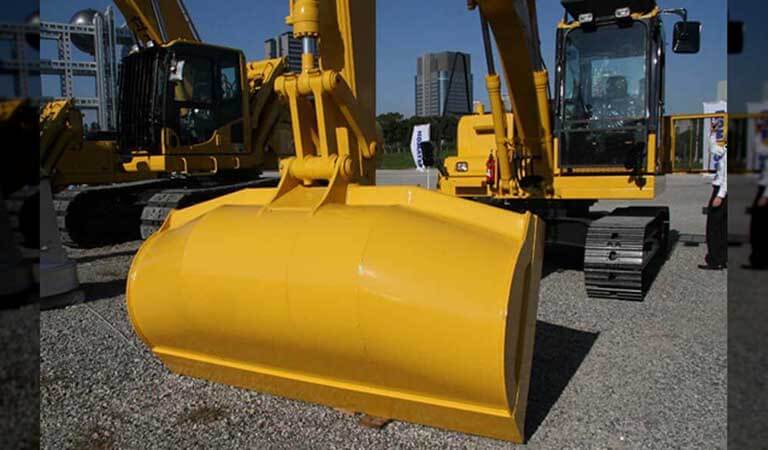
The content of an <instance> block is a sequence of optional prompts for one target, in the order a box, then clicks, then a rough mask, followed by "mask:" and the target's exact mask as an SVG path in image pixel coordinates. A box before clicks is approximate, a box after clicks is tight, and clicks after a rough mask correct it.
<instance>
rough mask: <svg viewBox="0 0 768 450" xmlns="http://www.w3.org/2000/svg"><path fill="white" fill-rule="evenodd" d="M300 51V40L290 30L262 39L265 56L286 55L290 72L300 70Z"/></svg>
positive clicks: (278, 56) (279, 56)
mask: <svg viewBox="0 0 768 450" xmlns="http://www.w3.org/2000/svg"><path fill="white" fill-rule="evenodd" d="M301 51H302V50H301V40H299V39H296V38H294V37H293V33H292V32H290V31H287V32H285V33H283V34H281V35H280V36H277V37H275V38H272V39H267V40H266V41H264V54H265V56H266V57H267V58H282V57H287V59H288V70H289V71H290V72H297V73H298V72H301Z"/></svg>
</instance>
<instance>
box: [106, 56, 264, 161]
mask: <svg viewBox="0 0 768 450" xmlns="http://www.w3.org/2000/svg"><path fill="white" fill-rule="evenodd" d="M244 73H245V63H244V57H243V54H242V52H240V51H238V50H234V49H229V48H224V47H218V46H213V45H207V44H201V43H198V42H185V41H175V42H171V43H170V44H169V45H167V46H153V47H148V48H146V49H142V50H140V51H138V52H136V53H133V54H130V55H128V56H126V57H125V59H124V60H123V64H122V72H121V86H120V114H119V127H120V130H121V134H120V141H119V148H120V152H121V153H122V154H124V155H126V156H129V157H133V156H134V155H135V154H136V153H137V152H138V153H146V154H148V155H150V156H151V155H183V154H190V155H194V154H213V153H216V154H227V153H231V154H238V153H243V152H246V151H247V150H248V149H249V148H250V135H249V133H246V132H245V130H247V129H249V128H250V126H249V125H250V124H249V123H248V121H249V118H250V115H249V114H248V102H247V99H246V96H245V95H244V92H246V85H245V81H244V80H245V77H244V76H243V74H244Z"/></svg>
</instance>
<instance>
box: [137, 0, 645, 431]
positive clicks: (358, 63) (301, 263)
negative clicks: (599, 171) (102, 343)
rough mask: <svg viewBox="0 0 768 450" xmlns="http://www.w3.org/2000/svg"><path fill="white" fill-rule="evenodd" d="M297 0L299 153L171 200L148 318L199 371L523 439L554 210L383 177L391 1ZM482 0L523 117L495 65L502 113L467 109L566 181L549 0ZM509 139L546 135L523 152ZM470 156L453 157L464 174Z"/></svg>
mask: <svg viewBox="0 0 768 450" xmlns="http://www.w3.org/2000/svg"><path fill="white" fill-rule="evenodd" d="M592 3H597V2H592ZM289 5H290V9H289V14H288V18H287V22H288V23H289V24H290V25H292V27H293V33H294V36H296V37H297V38H299V39H301V41H302V47H303V55H302V71H301V73H289V74H283V75H282V76H280V77H279V78H278V79H277V80H276V82H275V90H276V91H277V92H278V94H279V95H280V97H281V98H282V99H283V100H284V101H285V102H286V103H287V104H288V106H289V108H290V113H291V123H292V130H293V139H294V142H295V155H294V156H293V157H290V158H285V159H283V160H282V161H281V162H280V174H281V178H280V183H279V185H278V186H277V187H276V188H258V189H244V190H241V191H239V192H235V193H232V194H228V195H226V196H222V197H219V198H217V199H214V200H210V201H207V202H204V203H200V204H197V205H194V206H191V207H189V208H186V209H181V210H177V211H173V212H172V213H171V214H170V215H169V216H168V217H167V219H166V220H165V222H164V223H163V225H162V227H161V228H160V230H159V231H158V232H157V233H155V234H154V235H153V236H151V237H150V238H149V239H148V240H147V241H146V242H145V243H144V244H143V245H142V247H141V248H140V250H139V252H138V253H137V255H136V256H135V258H134V260H133V263H132V265H131V269H130V272H129V276H128V282H127V291H126V302H127V310H128V314H129V317H130V320H131V323H132V324H133V327H134V330H135V331H136V333H137V335H138V336H139V337H140V338H141V340H142V341H143V342H144V343H145V344H146V345H147V346H148V347H149V348H150V349H151V350H152V352H153V353H154V354H155V355H156V356H157V357H158V358H160V359H161V360H162V361H163V362H164V363H165V364H166V365H167V366H168V367H169V368H170V369H171V370H173V371H174V372H177V373H180V374H184V375H189V376H194V377H199V378H204V379H209V380H214V381H218V382H223V383H228V384H232V385H236V386H242V387H246V388H251V389H256V390H259V391H262V392H269V393H272V394H276V395H281V396H286V397H290V398H296V399H301V400H305V401H310V402H317V403H322V404H326V405H332V406H335V407H339V408H343V409H346V410H352V411H357V412H363V413H366V414H369V415H373V416H379V417H387V418H394V419H400V420H405V421H412V422H416V423H422V424H427V425H431V426H436V427H441V428H446V429H451V430H458V431H462V432H467V433H473V434H479V435H483V436H489V437H494V438H498V439H505V440H510V441H514V442H522V441H524V439H525V434H524V427H523V425H524V422H525V412H526V406H527V396H528V387H529V381H530V375H531V362H532V355H533V340H534V339H533V338H534V331H535V324H536V313H537V306H538V296H539V282H540V277H541V264H542V258H543V256H542V255H543V245H544V235H545V230H544V222H543V220H542V219H541V218H539V216H537V215H536V214H534V213H533V212H532V211H530V210H524V209H523V208H520V210H518V211H513V210H509V209H504V208H499V207H497V206H494V205H489V204H484V203H483V202H479V201H472V200H468V199H463V198H458V197H460V195H456V194H457V193H456V192H453V193H452V194H453V195H445V194H444V193H440V192H436V191H430V190H426V189H422V188H418V187H410V186H386V187H382V186H375V185H374V184H375V169H374V158H375V155H376V153H377V150H378V149H379V148H380V146H381V138H380V137H379V134H378V133H377V130H376V126H375V90H376V89H375V87H376V72H375V70H376V69H375V65H376V64H375V63H376V52H375V48H376V27H375V23H376V20H375V9H376V5H375V0H289ZM470 6H471V7H474V8H477V7H479V9H480V11H481V14H482V17H483V20H484V21H487V22H488V23H489V24H490V26H491V27H492V28H493V30H494V34H495V38H496V42H497V44H498V47H499V49H500V55H501V57H502V61H503V62H504V66H505V69H506V71H507V79H508V83H509V86H508V88H509V92H510V96H511V97H513V104H514V105H515V112H516V114H515V115H506V116H505V115H504V112H503V109H501V105H500V103H501V102H500V96H499V95H497V94H498V92H496V91H495V89H496V88H497V87H498V84H499V78H498V76H497V75H495V71H494V70H491V71H490V72H491V73H490V76H489V83H488V84H489V87H490V90H491V99H492V101H493V102H492V111H493V114H486V115H484V116H483V115H478V116H477V117H475V116H473V117H472V118H471V119H469V120H470V121H462V126H463V127H468V126H469V125H468V124H471V123H472V122H471V121H472V120H474V121H475V123H474V124H473V125H472V126H471V129H470V131H472V133H469V135H472V136H475V137H476V139H477V141H476V142H475V143H474V144H472V147H473V148H475V147H477V149H476V153H477V154H480V155H482V156H483V157H482V158H481V159H478V161H479V162H480V164H481V167H485V165H486V162H487V158H488V156H489V154H493V155H494V157H501V158H506V160H507V162H509V163H510V164H512V161H518V159H519V160H520V163H519V164H520V165H524V164H527V165H528V166H529V169H530V166H532V165H535V168H536V170H537V171H536V172H534V173H531V172H530V170H529V171H527V172H526V171H522V169H521V172H520V173H521V175H523V176H522V177H520V183H519V184H520V185H525V186H526V187H525V189H533V187H534V186H541V188H540V190H541V192H542V194H541V195H542V196H545V195H549V196H551V195H553V194H552V192H561V191H562V190H563V187H562V186H561V185H560V184H559V183H560V182H559V181H557V178H556V177H555V173H553V172H552V170H551V168H553V167H559V166H558V164H557V162H556V161H551V160H547V159H544V158H546V157H547V156H548V155H549V154H548V153H546V151H547V150H546V149H548V148H550V146H551V144H552V140H551V139H547V135H548V131H547V130H549V129H550V128H549V127H550V125H549V123H550V122H549V120H548V116H547V115H546V114H545V111H546V110H547V108H549V105H548V104H547V102H546V96H545V95H542V92H541V91H542V90H545V89H546V74H545V73H543V71H542V70H538V69H537V64H540V56H539V55H538V53H534V52H532V49H536V48H537V47H538V31H537V30H536V28H535V23H536V21H535V10H534V2H533V0H514V1H510V0H478V1H471V2H470ZM584 14H586V13H584ZM623 14H624V12H622V15H623ZM637 14H638V13H635V12H633V11H630V17H638V18H639V17H640V16H639V15H637ZM643 15H645V14H643ZM622 18H623V17H622ZM583 19H584V20H583V21H584V22H587V20H586V19H587V17H586V16H585V17H584V18H583ZM593 20H595V21H600V20H602V19H601V18H600V15H599V14H595V15H594V17H593ZM632 20H634V19H632ZM585 26H588V25H585ZM574 28H575V27H574ZM483 29H484V34H485V37H486V42H489V41H490V33H489V30H488V28H487V27H483ZM620 29H621V30H622V31H626V28H624V26H622V27H621V28H620ZM534 39H535V40H534ZM632 48H634V47H632ZM489 61H490V58H489ZM491 69H493V67H491ZM569 92H570V91H569ZM570 107H571V106H570V104H569V108H570ZM595 107H596V106H595ZM529 108H530V109H529ZM505 117H506V122H505V121H504V118H505ZM627 127H628V126H627ZM622 128H623V127H622ZM532 131H535V132H536V133H537V134H533V135H531V134H527V133H529V132H532ZM617 131H618V130H617ZM463 132H466V130H464V131H463ZM523 133H526V134H523ZM462 136H463V135H462ZM515 137H517V139H516V138H515ZM502 138H503V139H502ZM464 143H465V142H464V141H463V140H462V142H460V145H462V144H464ZM502 144H503V145H502ZM512 144H514V145H512ZM508 145H509V146H511V147H513V149H514V150H515V151H517V150H519V149H520V148H528V147H531V148H535V149H538V150H537V151H538V152H540V153H533V151H532V150H526V151H527V152H528V153H524V154H522V155H517V154H516V153H514V152H510V153H508V155H509V156H506V157H505V156H504V153H503V152H504V149H507V146H508ZM633 148H634V147H633ZM650 148H652V146H650ZM462 155H463V153H460V157H461V156H462ZM496 155H500V156H496ZM528 155H530V157H529V158H528V159H527V160H524V159H525V158H522V156H528ZM649 159H650V160H653V159H654V158H652V157H651V158H649ZM461 162H462V161H461V160H455V161H453V160H448V161H447V162H446V163H447V164H454V165H455V166H456V168H457V169H458V171H459V172H462V170H463V168H462V167H461V166H462V165H460V163H461ZM469 163H470V164H471V163H472V160H470V161H469ZM517 164H518V163H517V162H516V163H515V166H514V167H517ZM500 166H502V169H501V170H506V169H503V164H502V165H500ZM547 168H549V169H547ZM468 170H475V167H474V166H470V167H468ZM468 170H467V171H464V172H468ZM622 170H623V169H622ZM633 170H637V169H636V166H633ZM469 173H474V172H469ZM491 173H493V174H494V175H495V174H496V172H495V171H491ZM605 174H606V178H605V179H604V181H603V179H600V180H598V181H597V182H598V183H603V186H604V187H603V189H604V190H605V192H610V190H611V189H613V188H614V187H618V188H619V189H620V190H622V191H624V192H630V193H635V194H633V195H638V196H639V195H644V196H652V192H655V189H656V188H657V187H658V186H657V185H655V184H654V183H655V182H656V177H654V176H653V175H652V174H651V175H648V174H646V173H645V172H644V171H643V172H642V173H641V172H628V171H627V172H622V173H621V175H615V174H613V172H611V171H608V172H605ZM480 175H481V176H482V179H483V180H484V181H485V182H486V183H487V181H488V179H487V178H486V176H487V174H486V172H485V170H483V171H482V172H481V174H480ZM641 175H642V176H641ZM537 177H541V179H539V178H537ZM641 178H642V179H645V181H640V179H641ZM499 179H500V180H503V185H502V186H501V187H500V188H499V189H498V190H497V191H492V192H498V195H499V196H500V197H503V196H507V197H511V196H512V195H513V193H514V192H520V191H522V190H523V189H524V188H523V187H522V186H521V187H519V188H518V190H517V191H514V190H513V186H512V184H511V181H509V182H508V180H518V178H517V177H513V176H512V175H511V174H510V172H508V171H504V172H501V174H500V175H499ZM523 179H525V181H524V182H523V181H522V180H523ZM449 184H450V183H449V182H448V181H447V180H443V181H442V186H441V188H442V189H443V190H445V189H446V188H445V186H447V185H449ZM456 185H457V186H458V183H457V184H456ZM491 185H492V186H493V189H496V187H495V186H496V183H491ZM640 185H643V186H645V187H644V188H643V190H642V191H641V187H640ZM465 186H469V187H471V186H470V185H469V184H465ZM483 186H485V187H486V188H487V185H483ZM570 189H576V190H578V189H580V188H579V187H578V186H571V187H570ZM592 189H598V188H597V187H593V188H592ZM647 189H651V190H652V192H651V193H649V192H648V191H647ZM472 192H474V191H472ZM478 192H479V191H478ZM484 192H488V191H484ZM566 192H567V191H566ZM637 192H642V194H637ZM614 195H615V197H621V195H624V194H622V193H621V192H619V193H616V194H614ZM473 196H474V195H473ZM599 197H602V195H600V196H599ZM264 236H269V239H264Z"/></svg>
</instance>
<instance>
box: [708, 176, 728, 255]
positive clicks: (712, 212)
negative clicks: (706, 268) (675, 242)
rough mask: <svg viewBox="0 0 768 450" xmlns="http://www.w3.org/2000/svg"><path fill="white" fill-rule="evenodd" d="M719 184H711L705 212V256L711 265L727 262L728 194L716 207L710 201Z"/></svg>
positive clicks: (715, 195) (715, 193) (714, 195)
mask: <svg viewBox="0 0 768 450" xmlns="http://www.w3.org/2000/svg"><path fill="white" fill-rule="evenodd" d="M719 190H720V186H712V196H711V197H710V198H709V205H708V206H709V209H708V214H707V257H706V262H707V264H709V265H711V266H724V265H726V263H727V262H728V196H726V197H725V198H724V199H723V203H722V204H721V205H720V206H718V207H717V208H715V207H713V206H712V202H713V201H714V200H715V197H717V192H718V191H719Z"/></svg>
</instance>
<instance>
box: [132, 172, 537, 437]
mask: <svg viewBox="0 0 768 450" xmlns="http://www.w3.org/2000/svg"><path fill="white" fill-rule="evenodd" d="M323 189H324V188H322V187H298V188H296V195H297V196H301V197H304V198H308V197H313V196H316V195H319V193H320V192H321V191H322V190H323ZM276 192H277V191H276V190H275V189H245V190H242V191H239V192H236V193H233V194H229V195H227V196H224V197H220V198H218V199H215V200H211V201H208V202H205V203H201V204H198V205H195V206H192V207H190V208H186V209H184V210H179V211H175V212H173V213H172V214H171V215H170V216H169V217H168V219H167V220H166V222H165V224H164V225H163V227H162V228H161V230H160V231H159V232H157V233H156V234H154V235H153V236H152V237H151V238H150V239H149V240H147V241H146V242H145V243H144V245H143V246H142V248H141V249H140V251H139V253H138V254H137V256H136V258H135V259H134V262H133V265H132V267H131V270H130V274H129V277H128V288H127V295H126V297H127V304H128V311H129V315H130V319H131V322H132V324H133V326H134V328H135V330H136V332H137V334H138V335H139V336H140V337H141V338H142V340H143V341H144V342H145V343H146V345H147V346H148V347H149V348H151V349H152V351H153V352H154V353H155V355H157V356H158V357H159V358H160V359H161V360H162V361H163V362H164V363H165V364H166V365H167V366H168V367H169V368H170V369H171V370H172V371H174V372H177V373H180V374H183V375H189V376H193V377H197V378H203V379H208V380H213V381H217V382H223V383H226V384H231V385H234V386H240V387H244V388H249V389H255V390H257V391H261V392H268V393H272V394H276V395H280V396H285V397H289V398H294V399H300V400H305V401H309V402H315V403H321V404H325V405H331V406H334V407H339V408H344V409H348V410H353V411H358V412H363V413H366V414H370V415H373V416H380V417H388V418H393V419H400V420H404V421H410V422H416V423H421V424H426V425H431V426H436V427H440V428H446V429H451V430H456V431H462V432H467V433H472V434H478V435H483V436H489V437H494V438H498V439H504V440H510V441H515V442H522V441H523V440H524V431H523V424H524V420H525V409H526V404H527V395H528V384H529V377H530V373H531V360H532V353H533V341H534V329H535V323H536V310H537V304H538V292H539V288H538V285H539V279H540V275H541V262H542V245H543V223H542V222H541V220H540V219H539V218H538V217H536V216H534V215H532V214H530V213H523V214H521V213H514V212H509V211H504V210H502V209H499V208H494V207H491V206H487V205H482V204H479V203H476V202H471V201H467V200H463V199H458V198H453V197H450V196H446V195H443V194H440V193H437V192H432V191H428V190H425V189H421V188H416V187H407V186H392V187H373V186H359V185H350V186H349V188H348V190H347V191H346V193H345V198H344V200H343V201H342V202H341V203H330V204H325V205H323V206H320V207H319V208H315V209H305V208H301V207H296V206H295V205H292V204H291V202H286V203H283V204H281V206H278V205H277V204H271V203H270V200H271V199H272V198H273V197H275V194H276ZM233 224H237V229H236V230H235V229H233V228H232V227H233Z"/></svg>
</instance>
